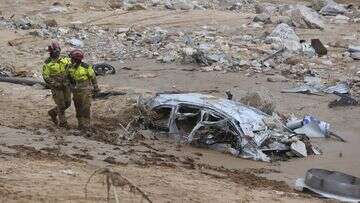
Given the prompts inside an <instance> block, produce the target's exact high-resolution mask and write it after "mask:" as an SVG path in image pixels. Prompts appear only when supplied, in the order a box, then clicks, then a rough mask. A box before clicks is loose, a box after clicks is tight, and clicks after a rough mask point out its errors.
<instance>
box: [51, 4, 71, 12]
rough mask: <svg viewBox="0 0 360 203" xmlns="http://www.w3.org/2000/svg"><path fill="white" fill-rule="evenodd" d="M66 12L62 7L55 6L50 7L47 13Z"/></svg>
mask: <svg viewBox="0 0 360 203" xmlns="http://www.w3.org/2000/svg"><path fill="white" fill-rule="evenodd" d="M66 12H68V9H67V8H65V7H62V6H61V5H55V6H52V7H50V9H49V11H48V12H47V13H66Z"/></svg>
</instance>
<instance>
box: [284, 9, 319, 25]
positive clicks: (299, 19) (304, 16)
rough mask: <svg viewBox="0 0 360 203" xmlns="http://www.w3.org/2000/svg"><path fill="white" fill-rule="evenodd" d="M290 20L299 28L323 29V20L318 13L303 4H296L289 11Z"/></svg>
mask: <svg viewBox="0 0 360 203" xmlns="http://www.w3.org/2000/svg"><path fill="white" fill-rule="evenodd" d="M289 12H290V16H291V19H292V22H293V23H294V25H295V26H296V27H299V28H310V29H324V22H323V20H322V19H321V17H320V15H319V14H318V13H317V12H316V11H314V10H312V9H311V8H308V7H306V6H303V5H296V6H294V8H293V9H291V10H290V11H289Z"/></svg>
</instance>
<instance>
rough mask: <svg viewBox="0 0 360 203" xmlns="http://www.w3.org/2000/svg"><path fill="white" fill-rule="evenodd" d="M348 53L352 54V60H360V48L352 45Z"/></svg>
mask: <svg viewBox="0 0 360 203" xmlns="http://www.w3.org/2000/svg"><path fill="white" fill-rule="evenodd" d="M348 52H349V53H350V57H351V58H353V59H354V60H360V46H354V45H350V46H349V48H348Z"/></svg>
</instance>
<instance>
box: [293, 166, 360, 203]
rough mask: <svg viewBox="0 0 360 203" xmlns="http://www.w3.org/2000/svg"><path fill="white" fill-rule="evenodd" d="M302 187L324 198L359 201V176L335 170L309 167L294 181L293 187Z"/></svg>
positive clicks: (300, 188) (301, 188)
mask: <svg viewBox="0 0 360 203" xmlns="http://www.w3.org/2000/svg"><path fill="white" fill-rule="evenodd" d="M304 188H306V189H308V190H310V191H312V192H315V193H317V194H319V195H321V196H323V197H325V198H331V199H336V200H339V201H343V202H354V203H356V202H360V192H359V191H360V178H358V177H355V176H351V175H348V174H345V173H341V172H337V171H329V170H325V169H310V170H308V171H307V172H306V175H305V178H299V179H297V180H296V182H295V189H297V190H299V191H304Z"/></svg>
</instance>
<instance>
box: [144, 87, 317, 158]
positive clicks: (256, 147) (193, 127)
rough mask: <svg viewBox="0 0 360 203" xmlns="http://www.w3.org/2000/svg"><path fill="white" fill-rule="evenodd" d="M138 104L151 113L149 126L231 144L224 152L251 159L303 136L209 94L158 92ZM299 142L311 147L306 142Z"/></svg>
mask: <svg viewBox="0 0 360 203" xmlns="http://www.w3.org/2000/svg"><path fill="white" fill-rule="evenodd" d="M138 105H139V107H140V109H141V110H142V111H144V112H145V113H144V115H146V114H147V113H146V112H152V114H151V115H152V116H149V117H150V119H147V120H150V122H151V124H150V126H153V127H156V128H158V129H167V130H168V132H169V134H170V135H171V136H173V137H174V138H175V139H177V140H179V141H180V140H182V141H185V142H186V143H193V144H200V145H205V146H214V145H215V146H216V145H218V144H228V146H231V147H229V149H228V150H225V151H228V152H230V153H231V154H234V155H237V156H240V157H243V158H248V159H253V160H261V161H267V162H268V161H271V158H270V157H272V155H273V152H275V153H277V152H286V151H290V146H291V144H292V143H294V142H301V140H302V138H303V136H302V135H300V136H298V135H297V134H294V133H293V132H290V131H289V130H287V129H286V128H282V126H281V127H275V128H273V127H272V128H270V127H268V126H267V124H266V123H265V120H268V119H269V118H271V116H270V115H267V114H265V113H264V112H262V111H260V110H258V109H256V108H253V107H249V106H246V105H243V104H241V103H239V102H236V101H233V100H229V99H225V98H224V99H223V98H217V97H214V96H211V95H204V94H198V93H180V94H168V93H165V94H164V93H162V94H157V95H156V96H155V97H152V98H150V99H143V98H140V99H139V101H138ZM145 109H146V110H148V111H145ZM153 114H156V116H154V115H153ZM303 144H304V146H305V145H306V148H308V147H309V148H310V149H311V148H312V147H313V146H311V144H310V143H309V142H305V143H303ZM309 145H310V146H309ZM222 146H226V145H222ZM213 148H216V147H213ZM306 148H305V150H306ZM270 155H271V156H270ZM295 155H296V154H295ZM305 155H307V152H304V151H301V153H300V155H298V156H299V157H304V156H305Z"/></svg>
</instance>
